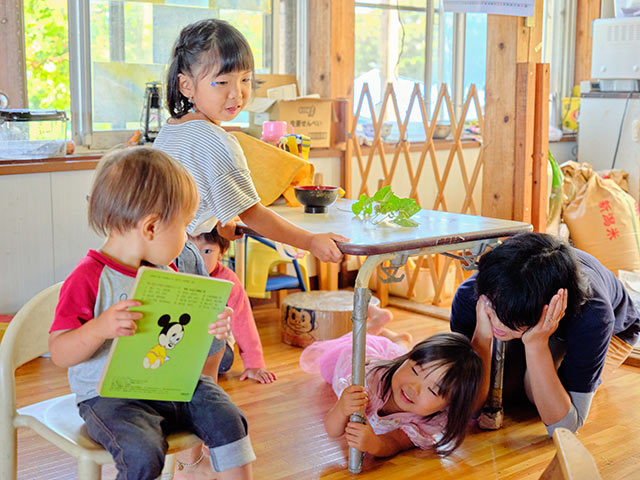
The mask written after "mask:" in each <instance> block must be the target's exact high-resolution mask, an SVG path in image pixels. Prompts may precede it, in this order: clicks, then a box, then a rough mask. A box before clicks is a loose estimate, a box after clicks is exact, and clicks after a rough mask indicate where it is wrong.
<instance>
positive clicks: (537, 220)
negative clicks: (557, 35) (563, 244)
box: [531, 63, 549, 233]
mask: <svg viewBox="0 0 640 480" xmlns="http://www.w3.org/2000/svg"><path fill="white" fill-rule="evenodd" d="M533 130H534V136H533V188H532V197H533V198H532V200H531V223H532V224H533V229H534V230H535V231H536V232H542V233H544V232H545V231H546V227H547V211H548V209H549V207H548V205H549V197H548V195H547V193H548V183H549V180H548V176H547V165H548V163H549V64H548V63H538V64H537V65H536V101H535V122H534V128H533Z"/></svg>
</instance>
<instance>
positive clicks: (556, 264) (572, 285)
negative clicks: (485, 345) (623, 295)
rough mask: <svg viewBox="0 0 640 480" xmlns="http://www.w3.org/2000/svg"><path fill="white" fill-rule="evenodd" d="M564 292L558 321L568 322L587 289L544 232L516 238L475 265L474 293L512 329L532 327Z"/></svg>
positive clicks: (561, 246) (562, 247)
mask: <svg viewBox="0 0 640 480" xmlns="http://www.w3.org/2000/svg"><path fill="white" fill-rule="evenodd" d="M561 288H566V289H567V293H568V295H567V309H566V311H565V314H564V317H563V318H567V319H573V318H574V317H575V316H576V315H577V313H578V312H579V311H580V307H581V305H583V304H584V303H585V302H586V300H587V298H588V297H589V295H590V288H589V284H588V281H587V279H586V277H585V276H584V275H583V273H582V271H581V269H580V267H579V265H578V261H577V259H576V256H575V254H574V253H573V251H572V249H571V247H570V246H569V245H568V244H567V243H566V242H563V241H561V240H559V239H558V238H556V237H553V236H551V235H547V234H544V233H521V234H518V235H516V236H514V237H511V238H509V239H507V240H505V241H504V243H502V244H501V245H499V246H497V247H496V248H494V249H493V250H491V251H489V252H487V253H485V254H484V255H482V256H481V257H480V260H479V262H478V276H477V279H476V294H477V296H478V297H480V295H485V296H486V297H487V298H488V299H489V300H490V301H491V303H492V304H493V309H494V310H495V312H496V315H497V316H498V318H499V319H500V321H501V322H502V323H503V324H504V325H505V326H507V327H509V328H510V329H512V330H517V329H519V328H522V327H532V326H534V325H536V324H537V323H538V321H539V320H540V315H542V309H543V308H544V306H545V305H547V304H548V303H549V302H550V301H551V298H552V297H553V296H554V295H555V294H556V293H557V292H558V290H559V289H561Z"/></svg>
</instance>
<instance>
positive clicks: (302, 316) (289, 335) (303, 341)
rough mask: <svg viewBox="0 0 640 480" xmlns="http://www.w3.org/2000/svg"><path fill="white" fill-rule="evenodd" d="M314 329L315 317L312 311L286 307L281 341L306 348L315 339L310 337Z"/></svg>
mask: <svg viewBox="0 0 640 480" xmlns="http://www.w3.org/2000/svg"><path fill="white" fill-rule="evenodd" d="M315 329H316V315H315V312H314V311H313V310H305V309H297V308H295V307H292V306H291V305H287V309H286V310H285V316H284V319H283V320H282V340H283V341H284V342H285V343H288V344H290V345H297V346H299V347H306V346H309V345H311V344H312V343H313V342H314V340H315V338H314V336H313V335H311V332H313V331H314V330H315Z"/></svg>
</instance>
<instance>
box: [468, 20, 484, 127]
mask: <svg viewBox="0 0 640 480" xmlns="http://www.w3.org/2000/svg"><path fill="white" fill-rule="evenodd" d="M486 65H487V16H486V15H484V14H481V13H467V28H466V42H465V56H464V96H465V98H466V97H467V94H468V93H469V87H470V86H471V84H472V83H473V84H475V86H476V89H477V91H478V100H479V101H480V106H481V107H482V108H484V85H485V81H486V75H485V72H486ZM477 118H478V114H477V112H476V111H475V108H472V107H469V114H468V115H467V120H477Z"/></svg>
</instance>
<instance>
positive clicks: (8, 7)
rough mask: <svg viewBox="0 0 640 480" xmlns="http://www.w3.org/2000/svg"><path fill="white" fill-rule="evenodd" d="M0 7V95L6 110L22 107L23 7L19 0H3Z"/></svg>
mask: <svg viewBox="0 0 640 480" xmlns="http://www.w3.org/2000/svg"><path fill="white" fill-rule="evenodd" d="M2 4H3V5H4V8H0V45H2V48H0V65H2V67H1V68H0V92H2V93H4V94H5V95H6V96H7V97H8V98H9V107H10V108H26V107H27V106H28V100H27V73H26V72H27V69H26V62H25V52H24V5H23V2H22V0H14V1H8V0H7V1H4V2H2Z"/></svg>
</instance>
